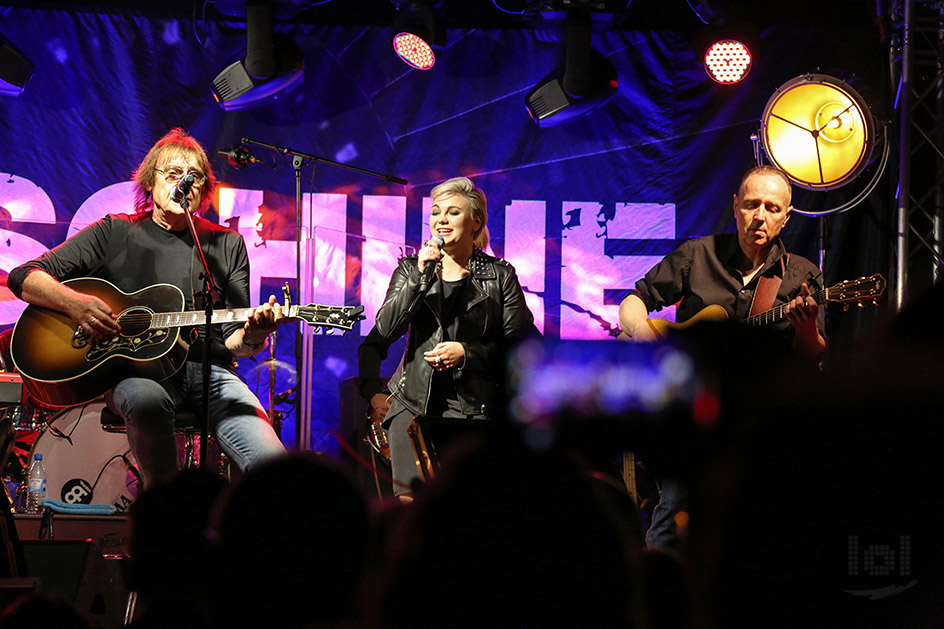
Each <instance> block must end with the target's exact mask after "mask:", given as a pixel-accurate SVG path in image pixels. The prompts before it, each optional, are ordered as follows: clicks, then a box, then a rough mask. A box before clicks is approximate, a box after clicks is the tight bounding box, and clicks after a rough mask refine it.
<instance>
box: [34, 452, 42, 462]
mask: <svg viewBox="0 0 944 629" xmlns="http://www.w3.org/2000/svg"><path fill="white" fill-rule="evenodd" d="M33 458H34V459H36V460H37V461H42V460H43V455H42V454H34V455H33Z"/></svg>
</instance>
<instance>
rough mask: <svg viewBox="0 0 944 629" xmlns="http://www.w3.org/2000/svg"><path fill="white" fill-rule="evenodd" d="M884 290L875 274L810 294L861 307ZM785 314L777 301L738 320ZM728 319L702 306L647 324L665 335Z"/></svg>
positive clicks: (756, 321)
mask: <svg viewBox="0 0 944 629" xmlns="http://www.w3.org/2000/svg"><path fill="white" fill-rule="evenodd" d="M884 292H885V278H884V277H882V275H881V274H878V273H876V274H875V275H871V276H869V277H860V278H859V279H856V280H846V281H845V282H840V283H839V284H836V285H835V286H833V287H831V288H824V289H822V290H818V291H816V292H815V293H813V294H812V297H813V299H815V300H816V303H818V304H823V303H826V302H836V303H843V304H846V308H847V309H848V308H849V304H852V303H858V304H859V305H860V306H861V305H862V304H863V303H864V302H866V301H872V302H877V301H878V298H879V297H881V296H882V294H883V293H884ZM786 316H787V304H780V305H779V306H775V307H773V308H771V309H770V310H766V311H764V312H761V313H759V314H756V315H754V316H752V317H748V318H746V319H744V320H742V321H740V322H739V323H742V324H744V325H751V326H762V325H769V324H771V323H777V322H778V321H781V320H783V319H784V318H786ZM727 318H728V312H727V311H726V310H725V309H724V308H722V307H721V306H717V305H711V306H705V307H704V308H702V309H701V310H699V311H698V312H697V313H695V315H694V316H693V317H691V318H690V319H688V320H686V321H685V322H683V323H673V322H671V321H666V320H665V319H658V318H651V319H647V320H646V323H648V324H649V327H650V328H651V329H652V331H653V332H655V333H656V336H657V337H658V338H662V337H664V336H665V335H666V334H668V333H670V332H671V331H673V330H683V329H685V328H688V327H691V326H693V325H697V324H699V323H704V322H706V321H724V320H725V319H727ZM618 338H620V339H622V340H630V338H629V336H627V335H626V334H624V333H622V332H621V333H620V335H619V337H618Z"/></svg>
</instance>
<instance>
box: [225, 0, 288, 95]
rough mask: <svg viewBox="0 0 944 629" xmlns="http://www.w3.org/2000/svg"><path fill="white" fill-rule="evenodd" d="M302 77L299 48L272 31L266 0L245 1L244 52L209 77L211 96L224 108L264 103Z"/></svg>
mask: <svg viewBox="0 0 944 629" xmlns="http://www.w3.org/2000/svg"><path fill="white" fill-rule="evenodd" d="M304 80H305V59H304V57H303V56H302V51H301V49H300V48H299V47H298V44H296V43H295V41H294V40H292V39H291V38H290V37H288V36H283V35H276V34H275V33H274V32H273V30H272V5H271V3H270V1H269V0H247V2H246V51H245V53H243V54H242V56H241V57H240V58H238V59H237V60H236V61H234V62H233V63H231V64H230V65H228V66H227V67H225V68H224V69H223V70H222V71H221V72H220V73H219V74H218V75H216V78H214V79H213V97H214V98H216V100H217V102H218V103H219V104H220V105H221V106H222V107H223V109H225V110H226V111H238V110H241V109H250V108H253V107H259V106H261V105H265V104H266V103H269V102H271V101H273V100H276V99H278V98H280V97H281V96H283V95H284V94H287V93H288V92H290V91H291V90H293V89H295V88H296V87H298V86H299V85H301V84H302V82H303V81H304Z"/></svg>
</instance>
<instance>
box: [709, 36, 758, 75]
mask: <svg viewBox="0 0 944 629" xmlns="http://www.w3.org/2000/svg"><path fill="white" fill-rule="evenodd" d="M752 63H753V58H752V56H751V51H750V50H749V49H748V47H747V45H746V44H744V43H743V42H740V41H738V40H736V39H722V40H720V41H716V42H715V43H713V44H711V45H710V46H709V47H708V50H707V51H706V52H705V72H707V73H708V76H709V77H711V79H712V80H713V81H716V82H717V83H721V84H722V85H731V84H732V83H737V82H739V81H741V80H742V79H743V78H744V77H746V76H747V73H748V72H750V71H751V65H752Z"/></svg>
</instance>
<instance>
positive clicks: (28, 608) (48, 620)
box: [0, 592, 92, 629]
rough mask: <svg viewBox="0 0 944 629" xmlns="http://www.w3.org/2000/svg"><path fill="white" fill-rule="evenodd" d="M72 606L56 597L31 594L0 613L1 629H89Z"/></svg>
mask: <svg viewBox="0 0 944 629" xmlns="http://www.w3.org/2000/svg"><path fill="white" fill-rule="evenodd" d="M91 627H92V624H91V623H90V622H89V620H88V619H87V618H86V617H85V616H83V615H82V613H81V612H79V610H78V609H76V607H75V605H74V604H73V603H72V602H70V601H69V600H67V599H66V598H65V597H63V596H60V595H58V594H46V593H42V592H32V593H30V594H27V595H25V596H22V597H20V598H18V599H16V600H15V601H14V602H13V603H11V604H10V605H9V606H8V607H7V608H6V609H5V610H3V612H2V613H0V629H91Z"/></svg>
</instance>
